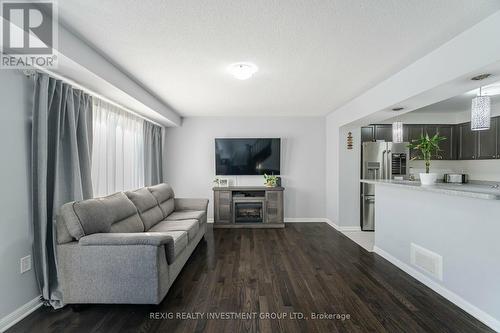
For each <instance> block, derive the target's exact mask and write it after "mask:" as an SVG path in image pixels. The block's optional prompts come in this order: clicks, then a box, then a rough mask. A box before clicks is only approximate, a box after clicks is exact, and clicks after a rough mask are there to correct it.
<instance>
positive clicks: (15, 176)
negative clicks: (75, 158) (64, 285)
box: [0, 70, 40, 319]
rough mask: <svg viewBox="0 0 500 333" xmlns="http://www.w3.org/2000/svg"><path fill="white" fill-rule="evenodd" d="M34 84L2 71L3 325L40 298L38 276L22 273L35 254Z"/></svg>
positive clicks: (0, 243)
mask: <svg viewBox="0 0 500 333" xmlns="http://www.w3.org/2000/svg"><path fill="white" fill-rule="evenodd" d="M32 94H33V87H32V81H31V80H30V79H28V78H27V77H26V76H24V75H23V74H21V72H19V71H14V70H0V100H1V101H2V106H1V112H0V146H1V151H2V155H3V158H2V163H0V175H1V177H2V181H1V183H0V184H1V186H0V199H1V200H0V211H1V212H2V217H1V218H0V258H1V260H0V295H1V297H0V319H1V318H2V317H4V316H5V315H7V314H9V313H11V312H12V311H14V310H15V309H17V308H18V307H20V306H21V305H24V304H25V303H27V302H28V301H31V300H32V299H34V298H35V297H36V296H38V295H39V294H40V293H39V291H38V287H37V285H36V282H35V274H34V271H33V270H31V271H28V272H26V273H24V274H20V273H19V259H20V258H21V257H24V256H26V255H29V254H31V244H32V242H31V238H30V230H31V222H30V218H31V217H30V211H31V201H30V193H31V191H30V146H31V141H30V140H31V126H30V117H31V101H32Z"/></svg>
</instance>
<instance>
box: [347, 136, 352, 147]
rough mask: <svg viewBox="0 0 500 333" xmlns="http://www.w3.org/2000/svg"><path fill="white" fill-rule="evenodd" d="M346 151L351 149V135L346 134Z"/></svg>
mask: <svg viewBox="0 0 500 333" xmlns="http://www.w3.org/2000/svg"><path fill="white" fill-rule="evenodd" d="M347 149H352V133H351V132H349V133H347Z"/></svg>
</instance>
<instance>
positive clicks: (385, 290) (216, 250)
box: [8, 223, 492, 333]
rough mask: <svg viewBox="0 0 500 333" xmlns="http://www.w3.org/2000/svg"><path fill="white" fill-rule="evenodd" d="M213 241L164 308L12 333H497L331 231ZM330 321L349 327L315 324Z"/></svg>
mask: <svg viewBox="0 0 500 333" xmlns="http://www.w3.org/2000/svg"><path fill="white" fill-rule="evenodd" d="M206 239H207V240H206V242H205V241H203V240H202V241H201V243H200V244H199V245H198V247H197V249H196V250H195V252H194V253H193V255H192V256H191V258H190V260H189V261H188V263H187V264H186V266H185V267H184V269H183V271H182V272H181V274H180V275H179V277H178V278H177V280H176V282H175V283H174V285H173V286H172V288H171V289H170V291H169V293H168V294H167V296H166V298H165V299H164V301H163V302H162V303H161V304H160V305H158V306H148V305H90V306H88V307H87V308H85V309H83V310H82V311H80V312H74V311H72V310H71V309H70V308H69V307H65V308H63V309H61V310H52V309H50V308H42V309H40V310H38V311H36V312H34V313H33V314H31V315H30V316H29V317H27V318H25V319H24V320H23V321H21V322H20V323H18V324H17V325H16V326H14V327H12V328H11V329H10V330H9V331H8V332H12V333H13V332H72V333H76V332H106V333H112V332H454V333H455V332H492V331H491V330H490V329H489V328H488V327H486V326H485V325H483V324H482V323H480V322H479V321H477V320H475V319H474V318H473V317H471V316H470V315H468V314H467V313H465V312H464V311H462V310H460V309H459V308H458V307H456V306H454V305H453V304H451V303H450V302H448V301H447V300H445V299H444V298H442V297H441V296H439V295H438V294H436V293H434V292H433V291H432V290H430V289H429V288H427V287H425V286H424V285H422V284H421V283H419V282H418V281H416V280H415V279H413V278H411V277H410V276H408V275H407V274H405V273H403V272H402V271H401V270H399V269H397V268H396V267H394V266H393V265H391V264H390V263H389V262H387V261H386V260H384V259H383V258H381V257H379V256H378V255H376V254H372V253H369V252H366V251H365V250H364V249H362V248H361V247H359V246H358V245H356V244H355V243H353V242H352V241H351V240H349V239H348V238H346V237H345V236H343V235H342V234H340V233H338V232H337V231H335V230H334V229H332V228H331V227H329V226H328V225H327V224H324V223H293V224H287V226H286V228H285V229H217V230H212V228H210V229H209V231H208V233H207V236H206ZM117 278H119V277H117ZM144 287H145V288H146V287H147V286H146V285H145V286H144ZM224 312H228V313H226V314H225V316H226V318H225V319H207V318H206V316H207V314H209V313H211V314H213V315H217V314H221V313H224ZM181 313H187V315H189V314H191V315H192V316H193V317H194V316H196V315H197V314H196V313H201V314H198V315H199V316H205V317H204V318H199V319H196V318H193V319H185V320H183V319H178V318H175V317H177V316H178V315H180V314H181ZM231 313H236V314H237V315H242V313H244V314H246V315H247V316H249V317H250V318H242V319H228V318H230V317H231V316H233V314H231ZM253 313H256V315H255V316H256V318H253V316H254V314H253ZM273 313H274V314H277V315H280V316H282V314H287V317H286V318H282V319H267V318H265V316H266V315H267V314H273ZM323 313H326V314H339V315H344V318H343V319H342V318H339V319H313V318H312V314H323ZM155 314H156V315H157V316H159V317H162V316H163V317H165V316H167V317H168V316H174V318H173V319H165V318H161V319H152V318H150V317H151V316H152V315H155ZM236 314H235V315H236ZM347 315H348V316H349V317H348V318H347ZM260 316H263V317H264V318H260ZM293 316H296V317H297V318H292V317H293ZM301 316H304V317H303V318H301Z"/></svg>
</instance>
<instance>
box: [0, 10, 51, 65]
mask: <svg viewBox="0 0 500 333" xmlns="http://www.w3.org/2000/svg"><path fill="white" fill-rule="evenodd" d="M1 17H2V32H1V44H2V55H1V61H0V67H2V68H30V67H51V68H54V67H56V60H57V57H56V56H55V54H54V48H55V47H56V45H55V43H56V42H57V35H56V32H57V21H56V19H57V15H56V4H55V3H54V1H26V0H17V1H11V0H2V1H1Z"/></svg>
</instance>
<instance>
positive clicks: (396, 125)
mask: <svg viewBox="0 0 500 333" xmlns="http://www.w3.org/2000/svg"><path fill="white" fill-rule="evenodd" d="M392 142H394V143H401V142H403V122H402V121H395V122H393V123H392Z"/></svg>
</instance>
